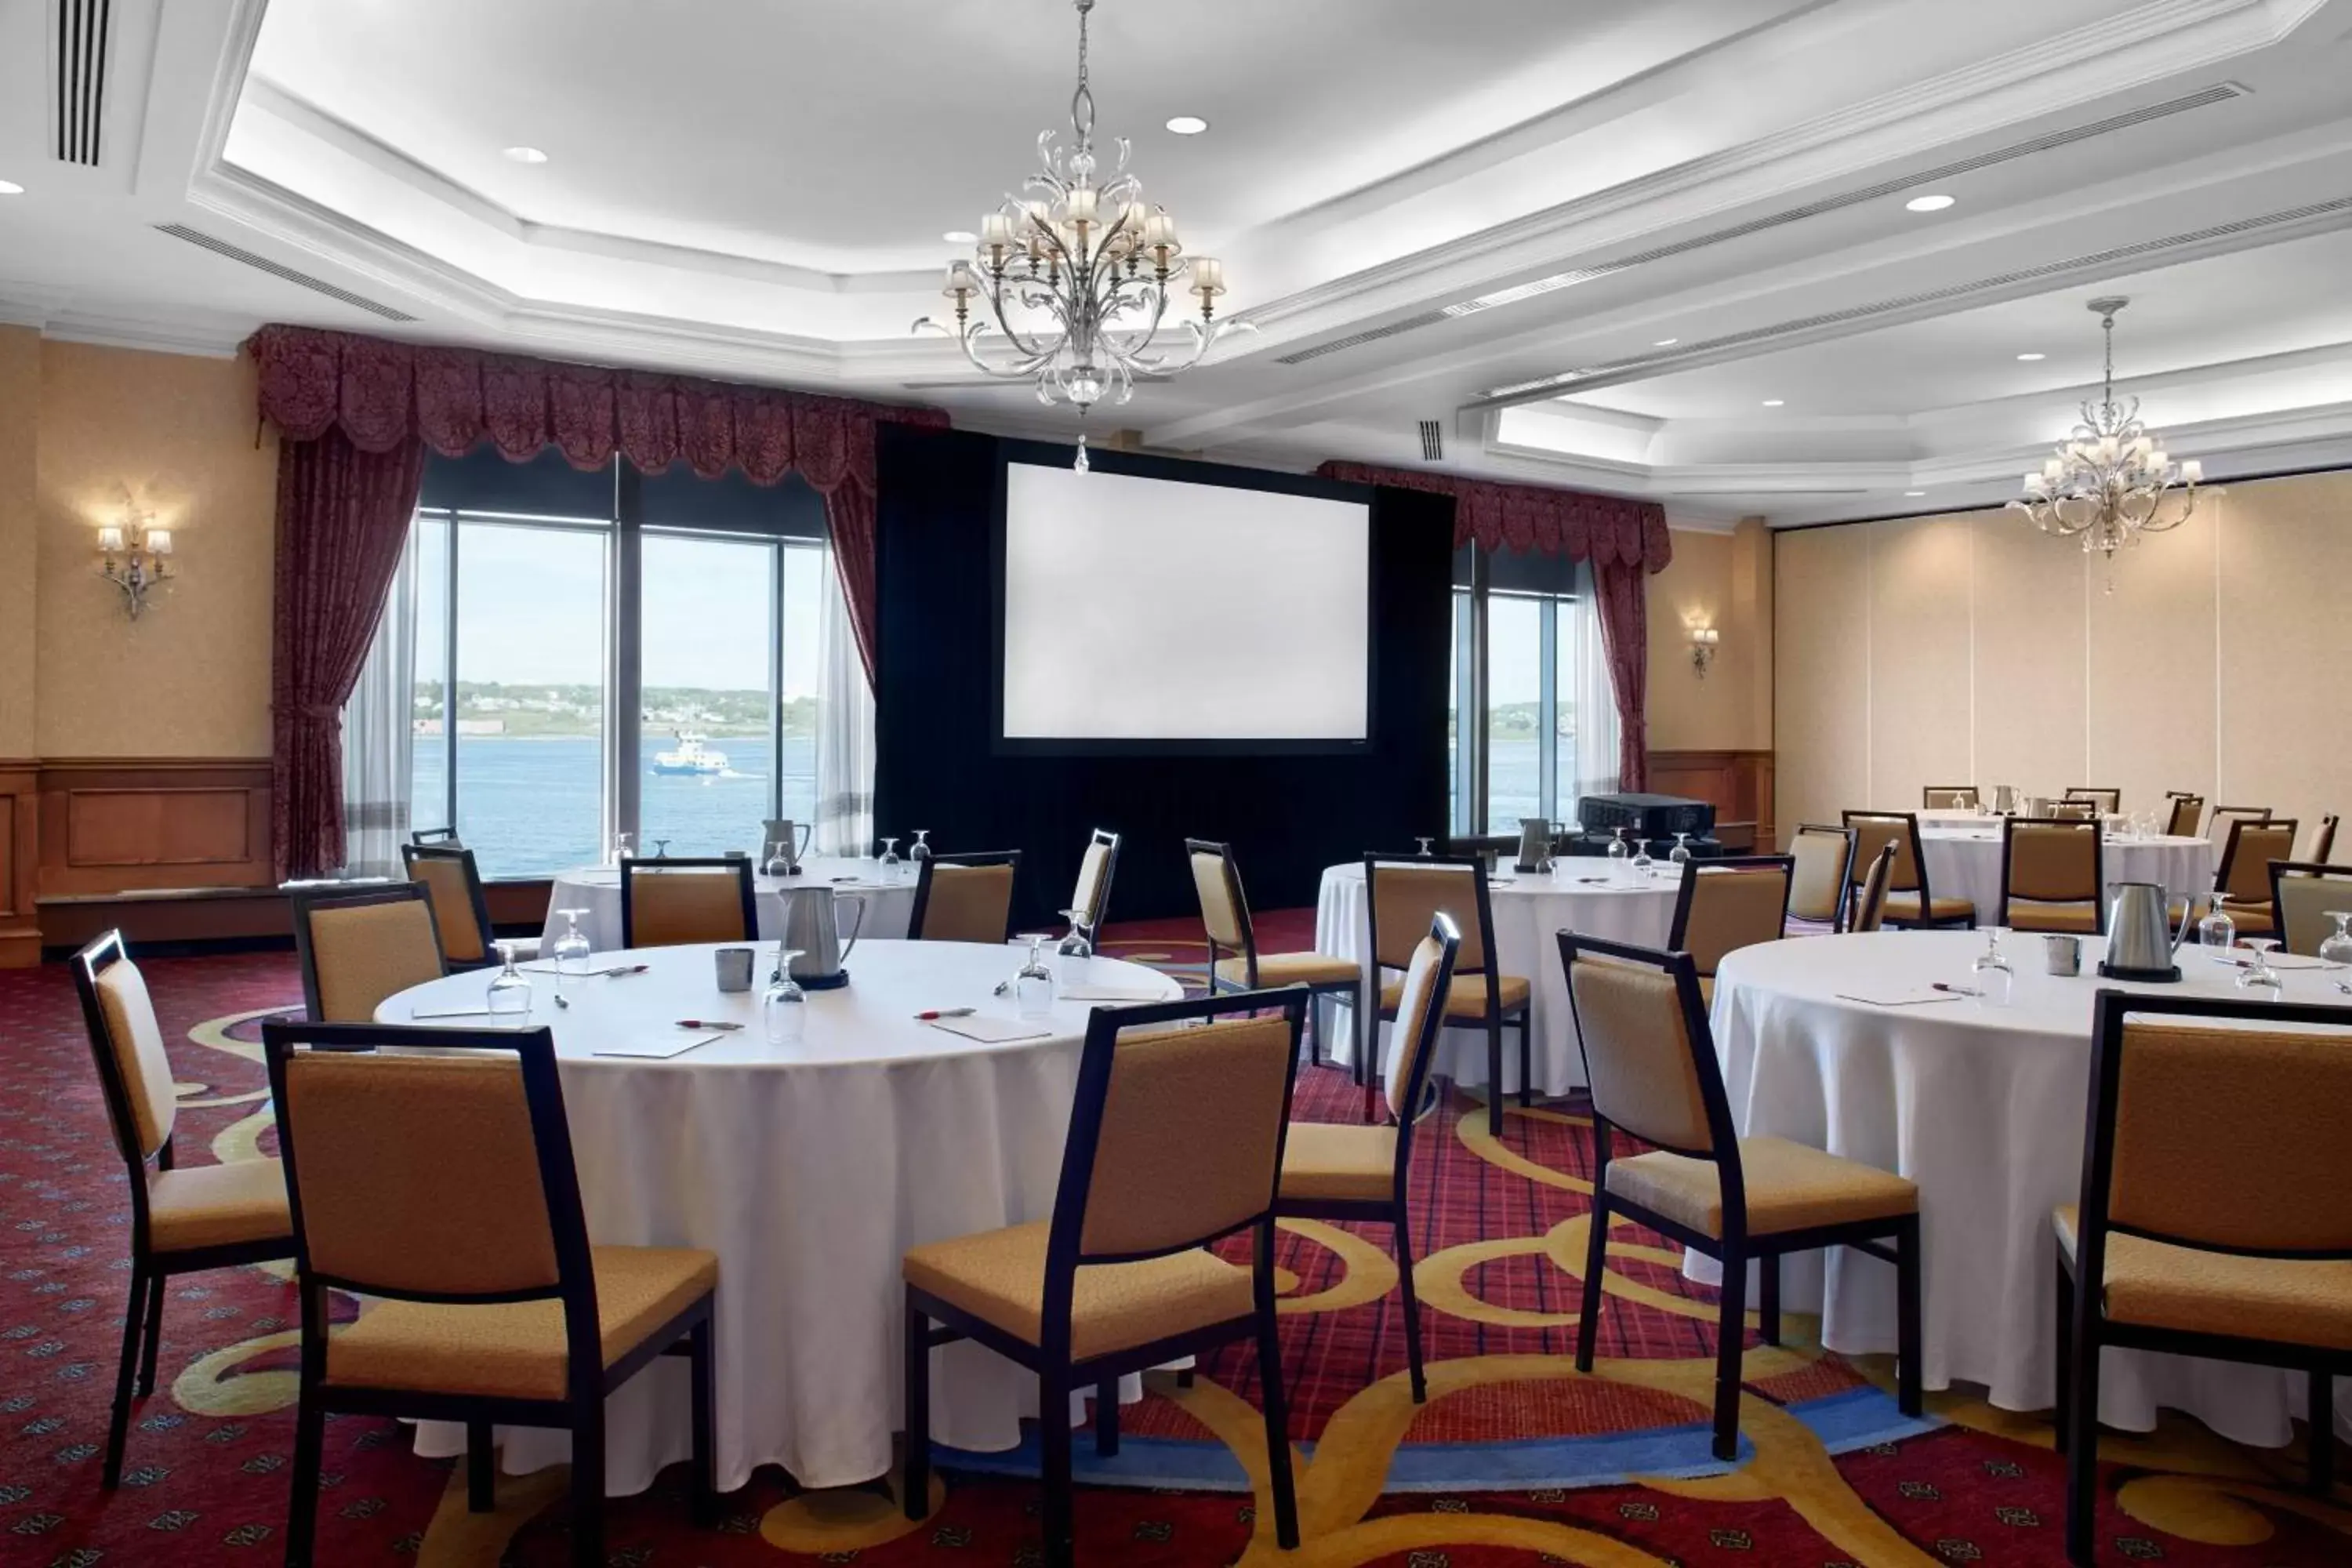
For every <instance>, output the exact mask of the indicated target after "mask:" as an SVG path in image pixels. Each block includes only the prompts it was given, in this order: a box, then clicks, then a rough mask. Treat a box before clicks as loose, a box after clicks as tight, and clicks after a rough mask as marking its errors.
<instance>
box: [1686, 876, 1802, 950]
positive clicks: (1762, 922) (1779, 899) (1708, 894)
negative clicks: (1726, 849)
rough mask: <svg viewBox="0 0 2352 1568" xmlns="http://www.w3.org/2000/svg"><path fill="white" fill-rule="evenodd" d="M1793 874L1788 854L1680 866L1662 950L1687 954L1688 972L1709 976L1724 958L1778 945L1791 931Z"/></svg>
mask: <svg viewBox="0 0 2352 1568" xmlns="http://www.w3.org/2000/svg"><path fill="white" fill-rule="evenodd" d="M1796 875H1797V863H1796V861H1795V860H1794V859H1793V858H1790V857H1789V856H1787V855H1743V856H1738V857H1725V858H1721V859H1717V860H1685V861H1684V862H1683V882H1682V887H1681V889H1680V890H1679V891H1677V892H1676V894H1675V919H1674V928H1673V933H1672V934H1671V935H1670V936H1669V937H1668V938H1667V940H1666V945H1667V946H1668V947H1671V948H1673V949H1674V950H1675V952H1687V953H1689V954H1690V958H1691V967H1692V968H1693V969H1695V970H1696V971H1697V972H1698V973H1701V974H1704V975H1707V976H1709V977H1712V976H1713V975H1714V973H1715V972H1716V970H1717V967H1718V966H1720V965H1721V964H1722V963H1723V959H1724V955H1725V954H1726V953H1728V952H1733V951H1734V950H1736V949H1738V948H1743V947H1754V946H1756V945H1757V944H1758V943H1759V942H1778V941H1780V938H1781V937H1782V936H1783V935H1785V934H1786V933H1787V931H1788V929H1789V888H1790V883H1791V882H1793V881H1794V880H1795V879H1796Z"/></svg>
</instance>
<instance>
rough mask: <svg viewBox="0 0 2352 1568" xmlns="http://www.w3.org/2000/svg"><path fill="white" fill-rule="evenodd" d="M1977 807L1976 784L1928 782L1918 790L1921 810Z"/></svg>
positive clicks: (1951, 809)
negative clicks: (1923, 787)
mask: <svg viewBox="0 0 2352 1568" xmlns="http://www.w3.org/2000/svg"><path fill="white" fill-rule="evenodd" d="M1976 808H1977V786H1976V785H1974V784H1929V785H1928V786H1927V788H1925V789H1923V790H1921V791H1920V792H1919V809H1920V810H1922V811H1974V810H1975V809H1976Z"/></svg>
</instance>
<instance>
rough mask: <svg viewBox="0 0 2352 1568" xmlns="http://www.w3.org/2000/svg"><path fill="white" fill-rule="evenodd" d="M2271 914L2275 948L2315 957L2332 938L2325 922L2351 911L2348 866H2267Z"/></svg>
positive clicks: (2351, 883) (2299, 863)
mask: <svg viewBox="0 0 2352 1568" xmlns="http://www.w3.org/2000/svg"><path fill="white" fill-rule="evenodd" d="M2270 869H2271V910H2272V919H2273V921H2274V923H2275V924H2276V926H2277V935H2278V939H2279V945H2280V946H2281V947H2283V948H2284V949H2285V950H2286V951H2287V952H2299V953H2303V954H2305V956H2307V957H2311V956H2316V955H2317V954H2318V952H2319V944H2320V943H2321V942H2326V940H2327V939H2328V938H2329V937H2331V936H2333V935H2335V934H2336V922H2335V921H2332V920H2330V919H2329V918H2328V916H2329V914H2330V913H2331V912H2332V911H2334V910H2352V866H2330V865H2328V864H2326V862H2325V861H2320V860H2273V861H2272V862H2271V867H2270Z"/></svg>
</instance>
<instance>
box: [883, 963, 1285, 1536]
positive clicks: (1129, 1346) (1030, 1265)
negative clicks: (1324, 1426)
mask: <svg viewBox="0 0 2352 1568" xmlns="http://www.w3.org/2000/svg"><path fill="white" fill-rule="evenodd" d="M1306 1017H1307V993H1306V992H1304V991H1302V990H1300V989H1298V988H1297V987H1295V986H1294V987H1290V988H1288V989H1286V990H1282V991H1254V992H1245V993H1244V994H1240V995H1236V996H1209V997H1202V998H1195V999H1193V1000H1191V1001H1183V1002H1164V1003H1153V1004H1150V1005H1144V1006H1139V1007H1097V1008H1096V1009H1095V1010H1094V1011H1093V1013H1092V1014H1090V1015H1089V1016H1088V1017H1087V1039H1086V1046H1085V1048H1084V1052H1083V1054H1082V1055H1081V1057H1080V1058H1079V1063H1078V1082H1077V1088H1076V1092H1075V1093H1074V1094H1073V1096H1072V1098H1071V1107H1070V1132H1069V1138H1068V1141H1067V1142H1066V1144H1065V1145H1064V1148H1063V1153H1062V1177H1061V1184H1060V1186H1059V1188H1058V1189H1057V1190H1056V1192H1055V1198H1054V1213H1053V1217H1052V1218H1051V1219H1047V1220H1041V1221H1037V1222H1035V1223H1033V1224H1029V1225H1015V1226H1006V1227H1005V1228H1003V1229H1002V1230H992V1231H984V1232H982V1233H981V1234H980V1235H977V1236H964V1237H955V1238H953V1239H951V1240H946V1241H933V1242H926V1243H924V1244H923V1245H921V1246H919V1247H911V1248H909V1249H908V1252H907V1254H906V1257H905V1258H904V1260H903V1262H902V1263H901V1265H900V1272H901V1274H902V1275H903V1277H904V1279H905V1281H906V1339H905V1350H906V1375H905V1389H906V1398H907V1444H906V1457H905V1464H904V1467H903V1469H904V1475H903V1480H902V1484H901V1489H900V1493H899V1502H900V1506H901V1507H902V1508H903V1509H904V1510H905V1511H906V1515H907V1517H908V1519H911V1520H920V1519H922V1518H923V1517H925V1515H926V1514H928V1513H929V1510H930V1459H931V1427H930V1377H931V1350H932V1347H934V1346H936V1345H942V1344H948V1343H950V1342H954V1341H957V1340H966V1339H968V1340H971V1341H973V1342H977V1343H978V1344H980V1345H982V1346H983V1347H985V1348H986V1349H989V1350H992V1351H994V1352H996V1353H997V1354H999V1355H1001V1356H1003V1357H1004V1358H1006V1359H1007V1360H1009V1361H1012V1362H1013V1363H1016V1364H1018V1365H1020V1366H1022V1367H1024V1368H1026V1369H1027V1370H1028V1371H1030V1372H1031V1373H1035V1374H1036V1377H1037V1408H1038V1410H1039V1411H1040V1412H1041V1419H1040V1420H1039V1421H1038V1423H1037V1432H1038V1437H1039V1441H1040V1446H1041V1447H1042V1449H1043V1455H1042V1458H1043V1463H1042V1465H1041V1466H1040V1470H1041V1478H1040V1479H1042V1481H1043V1484H1044V1489H1045V1505H1044V1509H1043V1510H1042V1511H1043V1516H1044V1526H1045V1563H1048V1564H1050V1565H1054V1568H1062V1565H1066V1564H1068V1563H1072V1562H1073V1561H1074V1551H1075V1548H1074V1545H1073V1542H1072V1541H1071V1531H1070V1505H1071V1484H1070V1423H1069V1419H1068V1416H1067V1415H1066V1411H1067V1410H1068V1408H1069V1395H1070V1393H1071V1391H1072V1390H1074V1389H1080V1388H1085V1387H1087V1386H1088V1385H1089V1384H1091V1385H1093V1387H1094V1390H1095V1447H1096V1450H1097V1452H1098V1453H1102V1454H1113V1453H1116V1452H1118V1380H1119V1378H1120V1377H1121V1376H1122V1375H1123V1374H1125V1373H1130V1372H1140V1371H1142V1370H1143V1369H1144V1368H1146V1367H1151V1366H1158V1365H1160V1363H1164V1362H1168V1361H1171V1360H1173V1359H1175V1358H1176V1357H1179V1356H1184V1355H1191V1354H1192V1353H1194V1352H1198V1351H1202V1350H1205V1349H1207V1348H1208V1347H1210V1346H1212V1345H1217V1344H1223V1343H1224V1342H1227V1341H1230V1340H1236V1339H1243V1338H1255V1341H1256V1342H1257V1367H1258V1382H1259V1388H1260V1390H1261V1397H1262V1398H1263V1400H1264V1403H1265V1452H1266V1458H1267V1461H1268V1468H1269V1470H1270V1471H1271V1480H1272V1489H1273V1493H1274V1511H1275V1533H1276V1540H1277V1541H1278V1542H1280V1544H1281V1546H1282V1547H1283V1548H1284V1549H1285V1550H1289V1549H1291V1548H1295V1547H1296V1546H1297V1544H1298V1505H1297V1498H1296V1495H1295V1493H1294V1492H1293V1490H1292V1486H1291V1475H1290V1436H1289V1431H1288V1420H1287V1416H1286V1412H1285V1410H1284V1408H1283V1381H1282V1348H1281V1337H1280V1335H1281V1331H1280V1329H1279V1328H1278V1327H1277V1325H1276V1318H1275V1285H1274V1216H1275V1212H1276V1192H1277V1189H1278V1186H1279V1184H1280V1182H1281V1178H1282V1163H1283V1142H1284V1132H1285V1129H1286V1124H1287V1122H1288V1119H1289V1115H1290V1091H1291V1085H1292V1082H1293V1080H1294V1079H1296V1077H1297V1070H1298V1036H1299V1032H1300V1029H1301V1027H1302V1026H1303V1025H1304V1024H1305V1022H1306ZM1194 1025H1197V1026H1198V1027H1188V1026H1194ZM1244 1231H1246V1232H1248V1233H1249V1234H1250V1236H1251V1238H1252V1241H1253V1243H1254V1253H1255V1256H1254V1258H1253V1261H1252V1263H1251V1264H1250V1266H1249V1267H1247V1268H1244V1267H1242V1266H1240V1265H1238V1264H1233V1263H1228V1262H1226V1261H1225V1260H1224V1259H1223V1258H1219V1257H1218V1256H1217V1255H1216V1254H1214V1253H1213V1252H1210V1251H1209V1250H1208V1249H1207V1244H1208V1243H1210V1242H1212V1241H1215V1240H1217V1239H1219V1238H1221V1237H1227V1236H1235V1235H1239V1234H1241V1233H1243V1232H1244ZM935 1323H936V1324H938V1325H940V1326H939V1327H937V1328H934V1327H933V1326H932V1325H933V1324H935Z"/></svg>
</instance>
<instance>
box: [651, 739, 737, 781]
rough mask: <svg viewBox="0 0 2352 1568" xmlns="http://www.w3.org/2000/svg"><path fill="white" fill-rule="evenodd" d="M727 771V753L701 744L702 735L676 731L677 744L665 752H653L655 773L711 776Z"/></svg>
mask: <svg viewBox="0 0 2352 1568" xmlns="http://www.w3.org/2000/svg"><path fill="white" fill-rule="evenodd" d="M726 771H727V753H726V752H718V751H713V750H711V748H710V747H709V746H707V745H705V744H703V740H702V737H701V736H699V735H696V734H689V733H688V732H687V731H684V730H680V731H677V746H675V747H674V748H672V749H671V750H669V751H667V752H655V753H654V772H656V773H692V774H699V775H701V776H704V777H712V776H715V775H717V774H719V773H725V772H726Z"/></svg>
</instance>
